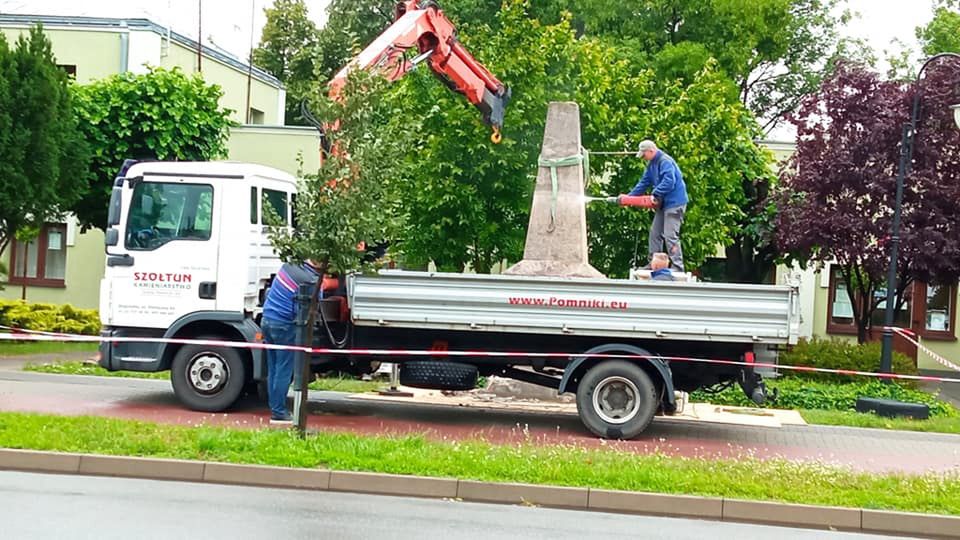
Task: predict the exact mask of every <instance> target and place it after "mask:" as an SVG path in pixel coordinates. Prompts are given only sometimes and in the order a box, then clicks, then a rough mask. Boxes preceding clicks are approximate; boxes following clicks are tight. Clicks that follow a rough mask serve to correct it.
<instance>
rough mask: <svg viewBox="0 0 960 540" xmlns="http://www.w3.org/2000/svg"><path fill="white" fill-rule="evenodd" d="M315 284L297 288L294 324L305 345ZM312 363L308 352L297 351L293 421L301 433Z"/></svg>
mask: <svg viewBox="0 0 960 540" xmlns="http://www.w3.org/2000/svg"><path fill="white" fill-rule="evenodd" d="M314 286H315V284H313V285H311V284H303V285H300V288H299V289H298V290H297V296H296V299H297V315H296V319H295V320H294V324H295V325H296V327H297V338H296V339H297V344H298V345H304V341H305V340H306V338H307V336H308V335H310V334H312V332H308V331H307V325H308V324H309V323H310V319H311V317H310V301H311V299H312V297H313V287H314ZM309 373H310V363H309V362H308V361H307V358H306V353H304V352H303V351H299V350H298V351H296V352H295V353H294V356H293V390H294V393H293V423H294V425H296V426H297V427H298V428H299V429H300V431H301V433H303V432H304V431H305V429H306V425H307V422H306V418H304V416H305V415H306V401H307V385H309V384H310V381H309V378H310V375H309Z"/></svg>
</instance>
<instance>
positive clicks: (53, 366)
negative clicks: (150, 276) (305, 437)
mask: <svg viewBox="0 0 960 540" xmlns="http://www.w3.org/2000/svg"><path fill="white" fill-rule="evenodd" d="M23 370H24V371H36V372H39V373H55V374H58V375H95V376H99V377H130V378H136V379H162V380H167V379H169V378H170V373H169V372H167V371H160V372H155V373H150V372H143V371H107V370H105V369H103V368H102V367H100V366H98V365H96V364H89V363H84V362H80V361H75V360H69V361H64V362H49V363H43V364H37V363H29V364H27V365H25V366H23ZM386 386H387V383H386V382H383V381H361V380H359V379H352V378H345V377H320V378H318V379H317V380H315V381H313V382H312V383H310V389H311V390H332V391H337V392H349V393H351V394H355V393H359V392H372V391H376V390H380V389H381V388H385V387H386Z"/></svg>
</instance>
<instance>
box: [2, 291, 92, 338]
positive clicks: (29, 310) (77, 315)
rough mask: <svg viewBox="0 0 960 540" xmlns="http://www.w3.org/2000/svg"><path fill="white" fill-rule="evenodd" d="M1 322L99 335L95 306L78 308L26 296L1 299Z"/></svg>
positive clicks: (21, 326) (49, 330)
mask: <svg viewBox="0 0 960 540" xmlns="http://www.w3.org/2000/svg"><path fill="white" fill-rule="evenodd" d="M0 324H2V325H4V326H13V327H16V328H23V329H24V330H36V331H39V332H62V333H65V334H84V335H91V336H94V335H97V334H99V333H100V317H99V315H97V311H96V310H94V309H77V308H75V307H73V306H71V305H70V304H64V305H62V306H58V305H56V304H45V303H28V302H24V301H23V300H0Z"/></svg>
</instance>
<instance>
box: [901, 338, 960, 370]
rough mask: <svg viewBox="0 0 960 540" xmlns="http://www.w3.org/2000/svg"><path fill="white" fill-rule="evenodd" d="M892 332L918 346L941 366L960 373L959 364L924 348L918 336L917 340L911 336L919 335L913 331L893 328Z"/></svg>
mask: <svg viewBox="0 0 960 540" xmlns="http://www.w3.org/2000/svg"><path fill="white" fill-rule="evenodd" d="M890 330H893V332H894V333H896V334H897V335H899V336H900V337H902V338H903V339H905V340H907V341H909V342H910V343H912V344H913V345H914V346H916V347H917V348H918V349H920V350H921V351H923V352H924V353H925V354H926V355H927V356H929V357H930V358H933V359H934V360H936V361H937V362H938V363H939V364H940V365H942V366H945V367H948V368H950V369H952V370H954V371H960V366H958V365H957V364H954V363H953V362H951V361H949V360H947V359H946V358H944V357H942V356H940V355H939V354H937V353H935V352H933V351H932V350H930V349H929V348H928V347H926V346H924V345H923V344H922V343H920V341H919V336H917V338H913V337H911V336H916V335H917V334H916V333H915V332H912V331H910V330H907V329H906V328H896V327H892V328H890Z"/></svg>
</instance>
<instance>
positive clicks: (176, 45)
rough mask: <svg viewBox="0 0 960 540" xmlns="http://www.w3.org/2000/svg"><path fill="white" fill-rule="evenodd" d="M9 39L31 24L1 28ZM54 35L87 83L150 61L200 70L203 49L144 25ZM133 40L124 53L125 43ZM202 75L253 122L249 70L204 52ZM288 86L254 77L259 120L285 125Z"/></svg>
mask: <svg viewBox="0 0 960 540" xmlns="http://www.w3.org/2000/svg"><path fill="white" fill-rule="evenodd" d="M0 31H2V32H3V33H4V35H5V36H6V37H7V39H8V41H10V42H14V41H16V39H17V37H18V36H19V35H20V34H22V33H26V32H28V31H29V25H26V24H11V25H6V26H4V27H3V28H0ZM43 31H44V33H45V34H46V35H47V37H48V38H49V39H50V42H51V43H52V48H53V54H54V56H55V57H56V60H57V63H58V64H66V65H74V66H76V68H77V82H78V83H80V84H86V83H89V82H91V81H94V80H97V79H102V78H104V77H109V76H110V75H114V74H117V73H122V72H125V71H131V72H133V73H144V72H146V71H147V68H146V65H152V66H160V67H164V68H167V69H171V68H173V67H179V68H180V69H182V70H183V71H184V72H185V73H188V74H189V73H195V72H196V71H197V51H196V49H193V48H190V47H187V46H186V45H184V44H182V43H180V42H178V41H176V40H168V39H166V38H165V37H164V36H161V35H160V34H158V33H157V32H155V31H153V30H149V29H143V28H133V29H128V28H123V27H103V28H80V27H78V28H62V27H54V26H52V25H48V26H46V27H44V29H43ZM124 41H126V43H127V49H126V50H127V52H126V56H123V52H122V51H123V42H124ZM201 67H202V71H201V74H202V76H203V78H204V80H205V81H206V82H207V83H210V84H216V85H218V86H220V88H221V89H222V90H223V96H222V97H221V98H220V105H221V106H222V107H225V108H228V109H230V110H231V111H232V113H231V116H230V118H231V119H232V120H233V121H235V122H237V123H241V124H242V123H245V122H247V80H248V76H247V75H248V74H247V72H246V71H244V70H241V69H238V68H237V67H235V66H231V65H228V64H226V63H224V62H221V61H220V60H217V59H216V58H213V57H211V56H207V55H204V56H203V61H202V65H201ZM285 98H286V94H285V90H284V89H283V88H280V87H278V86H275V85H273V84H269V83H267V82H264V81H263V80H260V79H258V78H257V77H256V75H254V76H252V77H250V107H251V108H254V109H257V110H258V111H261V112H262V113H263V115H262V117H260V118H258V120H259V121H258V123H262V124H265V125H283V122H284V114H283V111H284V100H285Z"/></svg>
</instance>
